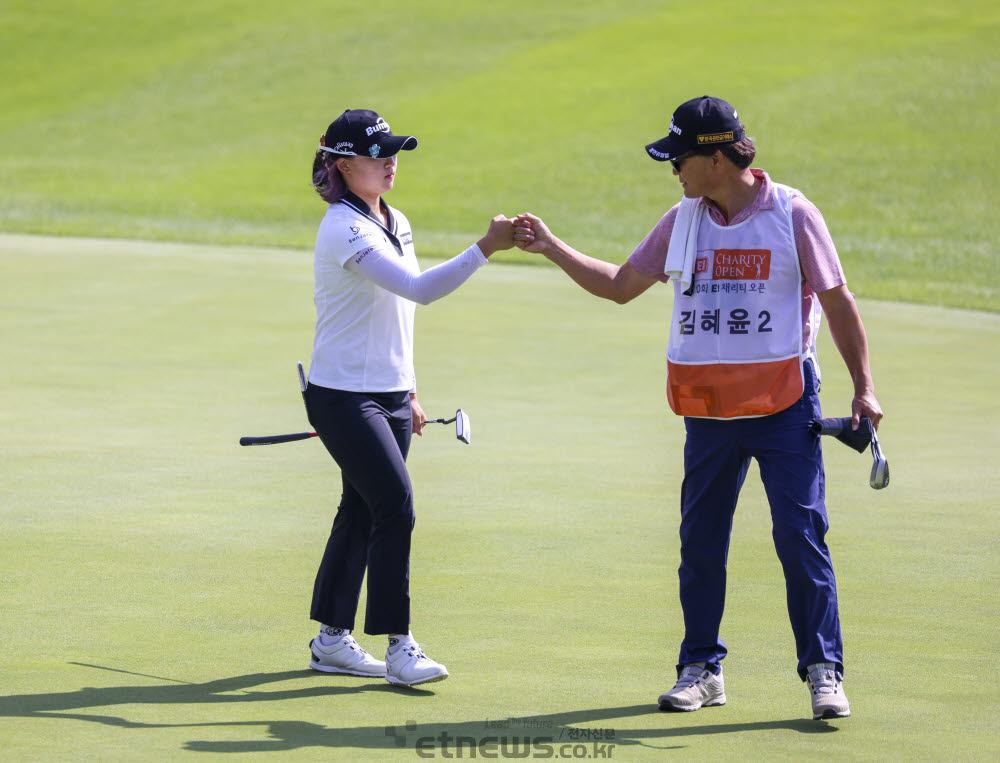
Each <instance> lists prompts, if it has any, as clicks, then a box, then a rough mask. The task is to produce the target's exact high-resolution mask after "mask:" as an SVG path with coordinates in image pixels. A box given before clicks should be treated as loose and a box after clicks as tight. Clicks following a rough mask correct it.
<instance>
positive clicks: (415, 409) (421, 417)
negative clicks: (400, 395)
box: [410, 392, 427, 437]
mask: <svg viewBox="0 0 1000 763" xmlns="http://www.w3.org/2000/svg"><path fill="white" fill-rule="evenodd" d="M410 412H411V414H412V416H413V434H415V435H420V436H421V437H423V436H424V424H426V423H427V415H426V414H425V413H424V409H423V408H421V407H420V403H419V402H418V401H417V395H416V393H415V392H411V393H410Z"/></svg>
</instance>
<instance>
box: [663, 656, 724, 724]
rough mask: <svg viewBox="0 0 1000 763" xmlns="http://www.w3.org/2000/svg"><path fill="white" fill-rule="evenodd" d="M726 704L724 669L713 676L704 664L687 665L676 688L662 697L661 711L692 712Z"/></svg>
mask: <svg viewBox="0 0 1000 763" xmlns="http://www.w3.org/2000/svg"><path fill="white" fill-rule="evenodd" d="M724 704H726V690H725V682H724V681H723V679H722V668H721V667H720V668H719V674H718V675H713V674H712V671H710V670H707V669H706V668H705V663H704V662H696V663H693V664H691V665H685V666H684V668H683V670H681V674H680V676H679V677H678V678H677V684H676V685H675V686H674V688H673V689H671V690H670V691H668V692H664V693H663V694H661V695H660V710H670V711H678V710H679V711H684V712H691V711H692V710H700V709H701V708H703V707H713V706H715V705H724Z"/></svg>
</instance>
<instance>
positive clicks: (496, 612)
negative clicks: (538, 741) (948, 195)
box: [0, 236, 1000, 760]
mask: <svg viewBox="0 0 1000 763" xmlns="http://www.w3.org/2000/svg"><path fill="white" fill-rule="evenodd" d="M0 248H2V251H3V252H4V255H3V257H0V283H2V284H4V285H5V287H4V299H3V300H2V301H0V321H2V323H3V326H4V331H3V332H2V334H0V354H2V357H3V358H4V373H3V374H2V375H0V395H2V398H3V399H4V400H5V401H6V403H5V405H4V406H2V408H0V428H2V431H3V432H4V437H3V440H2V443H0V484H2V485H3V486H4V500H3V502H2V504H0V584H2V590H3V602H4V604H3V607H2V608H0V641H2V643H3V644H4V649H3V652H2V654H0V675H2V676H3V687H2V689H0V716H2V717H3V728H4V732H3V735H2V740H0V757H3V758H4V759H5V760H27V759H32V760H36V759H95V760H126V759H127V760H135V759H173V758H180V757H182V756H184V755H185V753H187V752H199V753H202V754H210V753H217V754H220V755H222V754H224V753H243V754H245V755H246V756H247V757H259V758H261V759H264V758H269V759H278V758H279V756H280V758H281V759H285V758H288V757H293V758H294V759H296V760H313V759H315V760H329V759H331V758H333V759H349V760H359V759H371V760H381V759H387V758H389V759H417V755H416V753H415V750H414V745H415V744H416V740H417V739H418V738H419V737H421V736H434V737H438V738H439V737H440V735H441V734H442V733H448V734H450V735H452V736H453V737H455V736H459V735H463V736H472V737H476V738H478V737H484V736H489V735H498V734H502V733H507V734H508V735H509V736H515V735H520V736H523V735H525V734H529V733H530V734H533V735H534V736H535V737H541V736H553V737H558V736H559V734H560V733H561V734H563V735H564V736H563V738H564V739H565V740H569V739H570V738H569V736H568V735H569V734H570V733H571V732H570V731H569V729H571V728H596V729H613V730H614V731H615V740H614V743H615V744H616V745H617V747H616V748H615V749H614V751H613V756H614V759H617V760H637V759H638V760H642V759H650V760H653V759H662V758H663V757H664V755H665V754H666V755H671V754H676V755H680V756H683V757H684V758H693V757H695V756H697V757H699V758H701V759H718V760H736V759H739V760H820V759H825V760H830V759H832V760H885V759H894V760H912V759H955V760H959V759H961V760H994V759H996V757H997V755H998V754H1000V744H998V741H997V740H998V739H1000V734H998V733H997V732H998V730H1000V729H998V722H997V719H996V714H995V712H994V708H993V706H994V704H995V697H994V694H995V691H994V680H993V677H994V676H995V675H996V673H997V670H998V668H1000V665H998V659H997V652H996V649H995V648H994V642H995V637H996V633H997V622H998V614H1000V613H998V608H997V603H996V595H995V591H994V590H993V588H992V582H993V581H995V580H996V579H997V575H998V573H1000V556H998V554H997V551H996V545H995V543H994V539H995V538H996V537H997V534H998V532H1000V520H998V519H997V513H996V505H997V498H998V496H997V490H996V487H995V484H994V481H993V471H994V466H993V465H994V463H995V462H996V461H997V458H998V456H1000V447H998V446H1000V442H998V436H997V434H996V424H997V421H998V419H1000V416H998V414H1000V411H998V403H997V401H996V395H995V379H996V377H997V374H998V373H1000V361H998V360H997V357H996V355H995V353H989V352H984V351H983V348H988V347H991V346H994V345H995V343H996V342H997V341H998V339H1000V319H998V316H996V315H993V314H990V313H985V312H971V311H969V312H967V311H957V310H947V309H941V308H927V307H916V306H907V305H901V304H894V303H888V302H879V301H873V300H862V301H861V308H862V311H863V314H864V317H865V320H866V324H867V326H868V330H869V334H870V338H871V343H872V348H873V365H874V372H875V378H876V381H877V384H878V391H879V396H880V401H881V403H882V405H883V407H884V408H885V410H886V413H887V418H886V420H885V422H884V426H883V428H882V440H883V445H884V447H885V450H886V452H887V455H888V457H889V460H890V463H891V465H892V483H891V485H890V486H889V488H888V489H886V490H884V491H879V492H875V491H872V490H871V489H870V488H869V487H868V486H867V476H868V470H869V466H870V460H869V457H868V456H867V454H866V455H864V456H860V455H858V454H856V453H854V452H853V451H850V450H848V449H847V448H844V447H842V446H840V445H839V444H837V443H831V444H830V445H828V446H827V448H826V458H827V471H828V504H829V508H830V517H831V526H832V527H831V532H830V535H829V541H830V544H831V548H832V551H833V555H834V560H835V565H836V569H837V574H838V579H839V584H840V597H841V615H842V620H843V624H844V631H845V638H846V648H847V654H846V661H847V665H848V676H847V684H846V686H847V690H848V692H849V696H850V698H851V702H852V709H853V711H854V716H853V717H852V718H850V719H849V720H847V721H843V722H837V723H826V722H813V721H811V720H806V718H807V715H808V697H807V693H806V690H805V689H804V688H803V686H802V684H801V683H800V682H799V681H798V679H797V677H796V676H795V673H794V667H795V657H794V648H793V643H792V637H791V632H790V628H789V626H788V624H787V618H786V615H785V612H784V588H783V582H782V578H781V571H780V566H779V564H778V561H777V559H776V557H775V555H774V551H773V548H772V546H771V539H770V523H769V517H768V511H767V504H766V501H765V499H764V496H763V491H762V489H761V488H760V485H759V480H758V479H757V478H756V470H754V469H752V470H751V472H752V474H751V478H750V479H749V480H748V481H747V486H746V488H745V490H744V493H743V496H742V498H741V502H740V507H739V509H738V512H737V518H736V526H735V530H734V536H733V546H732V551H731V557H730V588H729V598H728V601H727V611H726V618H725V621H724V637H725V638H726V640H727V643H728V644H729V646H730V650H731V652H730V657H729V658H727V660H726V665H725V667H726V679H727V693H728V695H729V700H730V701H729V704H728V705H727V706H726V707H724V708H718V709H712V710H707V709H706V710H705V711H702V712H699V713H694V714H691V715H680V716H678V715H667V714H661V713H659V712H657V711H656V709H655V704H654V702H655V698H656V696H657V695H658V694H659V693H660V692H661V691H663V690H664V689H665V688H667V687H669V686H670V685H671V683H672V675H673V667H672V666H673V664H674V662H675V661H676V653H677V646H678V643H679V640H680V637H681V633H682V623H681V619H680V612H679V607H678V604H677V602H676V568H677V564H678V548H677V547H678V541H677V517H678V509H677V504H678V492H679V488H680V480H681V447H682V440H683V427H682V425H681V422H680V421H679V419H677V418H676V417H674V416H673V415H672V414H670V413H669V410H668V408H667V406H666V403H665V400H664V392H663V376H664V359H663V348H664V343H665V326H666V323H667V320H668V315H669V308H670V290H669V289H653V290H652V291H651V292H649V293H647V294H646V295H644V296H643V297H642V298H640V299H639V300H637V301H636V302H635V303H633V304H630V305H628V306H626V307H618V306H615V305H612V304H610V303H609V304H605V303H602V302H599V301H597V300H594V299H593V298H591V297H589V296H587V295H585V294H583V293H582V292H581V291H580V290H579V289H578V288H577V287H576V286H574V285H573V284H572V283H571V282H569V280H568V279H566V278H565V276H563V275H562V274H561V273H559V272H558V271H555V270H553V269H547V268H535V267H524V266H518V265H506V266H499V267H498V266H493V265H491V266H489V267H488V268H486V269H485V270H484V271H483V272H481V273H479V274H477V275H476V277H475V278H474V279H473V280H472V281H470V282H469V283H468V284H467V285H466V286H464V287H463V288H462V289H461V290H459V291H458V292H457V293H456V294H454V295H452V296H451V297H449V298H448V299H446V300H444V301H442V302H438V303H435V304H433V305H431V306H429V307H426V308H420V309H419V310H418V317H417V325H418V331H417V372H418V377H419V379H420V386H421V399H422V402H423V404H424V407H425V408H426V409H427V411H428V413H431V414H433V415H441V414H446V413H449V412H450V411H453V410H454V408H455V407H457V406H462V407H463V408H465V409H466V410H467V411H468V412H469V413H470V414H471V416H472V420H473V431H474V439H473V444H472V445H471V446H469V447H465V446H463V445H461V444H460V443H457V442H456V441H455V440H454V438H453V437H451V436H449V435H448V434H447V433H446V432H444V431H442V430H437V431H431V432H429V433H428V434H427V435H426V436H425V437H424V438H423V439H421V440H418V441H417V442H416V443H415V444H414V447H413V450H412V455H411V459H410V468H411V472H412V475H413V480H414V484H415V489H416V496H417V515H418V519H417V525H416V532H415V539H414V553H413V559H412V593H413V599H414V612H413V619H414V623H413V628H414V632H415V634H416V635H417V637H418V638H419V639H421V641H422V642H423V643H424V645H425V646H426V648H427V649H428V652H429V653H430V654H431V655H432V656H435V657H438V658H440V659H441V660H442V661H444V662H446V663H447V665H448V667H449V668H450V670H451V672H452V677H451V678H450V679H449V680H448V681H446V682H444V683H441V684H435V685H433V686H432V687H430V688H429V689H427V690H422V691H410V692H407V691H402V690H393V689H390V688H388V687H387V686H385V685H382V684H380V683H378V682H368V681H365V680H363V679H357V680H354V679H343V678H335V677H330V676H320V675H315V674H311V673H310V672H308V671H305V670H303V669H302V668H303V667H304V665H305V662H306V658H307V653H306V643H307V642H308V639H309V638H310V637H311V635H312V634H313V624H312V623H310V621H309V620H308V602H309V599H310V595H311V584H312V577H313V575H314V572H315V567H316V565H317V564H318V561H319V556H320V554H321V551H322V546H323V544H324V540H325V535H326V532H327V528H328V526H329V524H330V522H331V521H332V518H333V513H334V511H335V507H336V503H337V499H338V496H339V477H338V474H337V471H336V468H335V467H334V465H333V464H332V462H331V461H330V460H329V458H328V457H327V456H326V455H325V453H324V451H323V450H322V448H321V447H320V446H319V444H318V443H316V442H315V441H313V442H308V443H293V444H289V445H283V446H274V447H272V448H252V449H243V448H240V447H239V446H238V445H237V444H236V442H237V439H238V437H239V436H240V435H242V434H264V433H277V432H283V431H297V430H299V429H300V428H302V427H303V426H304V420H303V419H304V417H303V412H302V410H301V402H300V400H299V396H298V392H297V387H296V380H295V372H294V362H295V360H296V359H300V358H301V359H303V360H307V359H308V354H309V350H310V340H311V330H312V321H313V314H312V307H311V304H310V295H311V268H310V257H309V254H308V252H307V251H305V250H280V249H253V248H249V247H228V248H226V247H221V248H220V247H212V246H202V245H187V244H135V243H130V242H114V241H95V240H91V241H79V240H73V239H59V238H42V237H24V236H0ZM820 353H821V362H822V363H823V367H824V371H825V375H824V388H823V393H822V399H823V402H824V409H825V411H826V412H827V414H828V415H842V414H844V413H846V412H847V406H848V403H849V385H848V382H847V379H846V378H845V377H846V372H845V371H844V370H843V368H842V365H841V364H840V361H839V359H838V358H837V357H836V353H835V350H834V349H833V347H832V343H831V342H830V339H829V336H828V335H827V333H826V331H825V330H824V332H823V336H822V338H821V347H820ZM361 640H362V643H363V644H364V645H366V646H368V647H371V648H372V649H373V650H376V651H377V650H378V649H379V648H381V646H382V644H381V640H380V639H378V638H372V637H362V639H361ZM512 719H513V720H512ZM523 719H531V720H530V722H529V721H526V720H523ZM407 721H412V722H414V723H416V724H417V726H416V728H415V729H413V730H411V731H409V732H407V733H406V734H405V739H406V742H405V745H404V746H403V747H396V746H395V743H394V741H393V737H392V736H391V735H387V734H386V731H385V727H386V726H394V727H396V728H397V729H399V730H404V729H405V728H406V723H407ZM487 721H501V722H506V723H508V728H507V729H506V730H504V729H496V728H488V727H487V725H486V722H487ZM573 741H575V740H573ZM269 753H270V754H269ZM274 753H277V755H275V754H274Z"/></svg>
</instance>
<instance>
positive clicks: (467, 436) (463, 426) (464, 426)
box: [425, 408, 472, 445]
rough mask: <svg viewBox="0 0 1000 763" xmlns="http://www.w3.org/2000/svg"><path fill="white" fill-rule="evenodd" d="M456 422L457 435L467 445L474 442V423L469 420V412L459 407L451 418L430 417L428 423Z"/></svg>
mask: <svg viewBox="0 0 1000 763" xmlns="http://www.w3.org/2000/svg"><path fill="white" fill-rule="evenodd" d="M453 421H454V422H455V437H457V438H458V439H459V440H461V441H462V442H464V443H465V444H466V445H471V444H472V424H471V423H470V422H469V414H467V413H466V412H465V411H463V410H462V409H461V408H459V409H458V410H457V411H455V415H454V416H453V417H452V418H450V419H428V420H427V421H426V422H425V423H427V424H450V423H451V422H453Z"/></svg>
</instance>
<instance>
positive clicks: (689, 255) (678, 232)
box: [663, 196, 705, 292]
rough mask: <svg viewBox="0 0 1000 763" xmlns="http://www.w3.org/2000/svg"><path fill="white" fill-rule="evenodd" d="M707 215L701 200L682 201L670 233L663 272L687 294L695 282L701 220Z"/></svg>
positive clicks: (687, 199)
mask: <svg viewBox="0 0 1000 763" xmlns="http://www.w3.org/2000/svg"><path fill="white" fill-rule="evenodd" d="M704 214H705V205H704V204H703V203H702V201H701V199H700V198H698V199H689V198H687V197H686V196H685V197H684V198H683V199H681V206H680V209H678V210H677V218H676V219H675V220H674V229H673V231H671V233H670V245H669V246H668V247H667V264H666V265H665V266H664V268H663V272H664V273H666V274H667V275H668V276H670V278H671V279H673V280H674V281H677V283H679V284H680V285H681V291H682V292H687V291H688V289H690V288H691V283H692V281H693V280H694V262H695V259H696V257H697V254H698V229H699V228H700V227H701V218H702V216H703V215H704Z"/></svg>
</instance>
